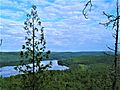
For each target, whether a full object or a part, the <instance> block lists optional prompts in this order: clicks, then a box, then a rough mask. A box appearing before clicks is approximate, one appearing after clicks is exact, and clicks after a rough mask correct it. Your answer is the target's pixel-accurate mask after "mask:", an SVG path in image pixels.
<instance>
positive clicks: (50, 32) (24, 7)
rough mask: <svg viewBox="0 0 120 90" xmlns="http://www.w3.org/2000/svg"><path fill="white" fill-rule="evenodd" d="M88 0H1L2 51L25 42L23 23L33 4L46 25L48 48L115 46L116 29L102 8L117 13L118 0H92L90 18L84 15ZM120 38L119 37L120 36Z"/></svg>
mask: <svg viewBox="0 0 120 90" xmlns="http://www.w3.org/2000/svg"><path fill="white" fill-rule="evenodd" d="M86 1H87V0H0V38H2V39H3V44H2V46H1V47H0V49H1V51H19V50H21V46H22V44H24V37H25V31H24V29H23V23H24V21H25V19H26V14H27V13H29V12H30V9H31V6H32V5H33V4H34V5H36V6H37V11H38V14H39V17H40V18H41V21H42V26H44V27H45V28H44V32H45V38H46V41H47V45H46V46H47V49H49V50H51V51H105V50H108V49H107V48H106V45H109V46H110V47H114V44H113V42H114V39H113V37H112V33H113V30H111V29H110V28H108V29H106V28H105V27H104V26H102V25H100V24H99V23H100V22H105V21H107V18H106V17H105V16H103V13H102V12H103V11H106V12H108V13H112V14H114V15H115V14H116V13H115V5H116V4H115V1H116V0H93V7H92V11H91V12H89V13H88V19H85V18H84V16H83V15H82V10H83V7H84V5H85V2H86ZM119 37H120V36H119Z"/></svg>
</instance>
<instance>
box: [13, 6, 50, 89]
mask: <svg viewBox="0 0 120 90" xmlns="http://www.w3.org/2000/svg"><path fill="white" fill-rule="evenodd" d="M43 29H44V27H42V26H41V21H40V18H39V17H38V14H37V10H36V6H35V5H33V6H32V9H31V13H30V14H27V19H26V21H25V22H24V30H25V31H26V33H27V36H26V37H25V45H22V51H21V52H20V56H21V61H20V62H21V63H20V64H21V66H17V67H16V68H15V69H17V70H18V71H19V72H22V73H24V74H23V75H22V76H23V80H27V81H24V84H25V85H24V88H25V89H27V88H28V87H29V88H28V89H29V90H31V89H32V90H36V88H37V86H36V85H35V84H36V82H37V80H38V79H39V78H38V77H37V74H36V73H39V72H43V71H44V70H46V69H47V68H48V67H49V66H50V65H51V63H50V64H47V65H42V64H41V61H42V60H43V59H46V58H48V57H49V54H50V51H47V52H45V49H46V46H45V45H46V41H45V38H44V32H43ZM26 62H27V63H29V64H26ZM30 64H32V65H30ZM31 78H32V79H31Z"/></svg>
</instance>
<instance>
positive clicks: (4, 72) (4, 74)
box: [0, 60, 69, 77]
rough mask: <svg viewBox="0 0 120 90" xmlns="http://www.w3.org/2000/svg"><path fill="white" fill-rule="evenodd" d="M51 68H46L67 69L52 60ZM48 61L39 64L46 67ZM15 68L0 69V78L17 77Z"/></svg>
mask: <svg viewBox="0 0 120 90" xmlns="http://www.w3.org/2000/svg"><path fill="white" fill-rule="evenodd" d="M51 62H52V66H51V68H48V70H65V69H69V68H68V67H66V66H61V65H58V60H52V61H51ZM49 63H50V61H48V60H47V61H42V62H41V64H43V65H46V64H49ZM14 67H15V66H5V67H2V68H0V76H2V77H10V76H12V75H17V74H21V73H19V72H18V71H16V70H15V69H14Z"/></svg>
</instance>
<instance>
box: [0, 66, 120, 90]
mask: <svg viewBox="0 0 120 90" xmlns="http://www.w3.org/2000/svg"><path fill="white" fill-rule="evenodd" d="M109 68H110V67H109V66H108V65H105V64H92V65H89V66H87V67H86V69H82V67H81V66H79V65H75V66H74V67H72V68H71V69H69V70H65V71H59V70H58V71H44V72H43V73H36V75H38V76H39V78H40V79H39V80H38V84H39V86H38V89H37V90H111V78H110V72H109V71H110V70H109ZM119 70H120V68H119ZM119 74H120V72H119ZM31 77H32V76H31ZM118 78H120V76H119V77H118ZM0 81H1V82H0V85H1V88H2V90H22V88H21V87H22V83H21V82H20V81H21V75H17V76H11V77H9V78H0ZM14 81H15V82H14ZM1 83H2V84H1ZM119 85H120V79H118V82H117V86H118V90H119V89H120V86H119ZM29 90H30V89H29Z"/></svg>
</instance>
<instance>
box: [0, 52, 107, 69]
mask: <svg viewBox="0 0 120 90" xmlns="http://www.w3.org/2000/svg"><path fill="white" fill-rule="evenodd" d="M19 54H20V52H0V58H1V59H0V67H1V66H7V65H8V66H9V65H16V64H18V63H19V62H20V60H19V58H20V56H19ZM103 55H104V53H103V52H51V54H50V55H49V59H51V60H56V59H57V60H65V59H69V58H73V57H79V56H91V57H92V56H101V57H103ZM108 58H109V57H108ZM45 59H46V58H43V60H45ZM84 59H86V58H83V60H84ZM24 63H26V64H27V63H29V62H28V60H24Z"/></svg>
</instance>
